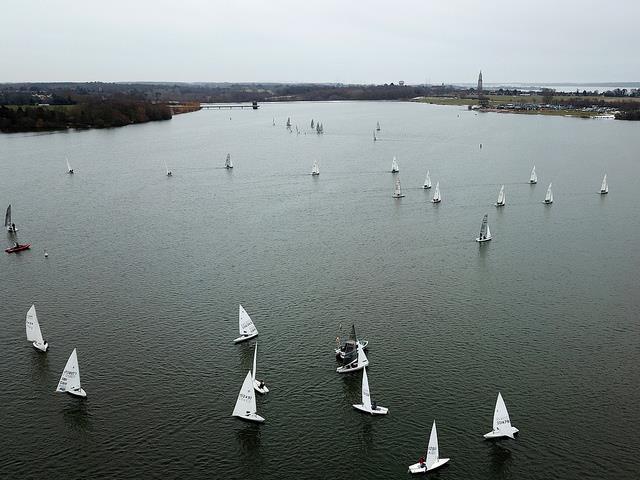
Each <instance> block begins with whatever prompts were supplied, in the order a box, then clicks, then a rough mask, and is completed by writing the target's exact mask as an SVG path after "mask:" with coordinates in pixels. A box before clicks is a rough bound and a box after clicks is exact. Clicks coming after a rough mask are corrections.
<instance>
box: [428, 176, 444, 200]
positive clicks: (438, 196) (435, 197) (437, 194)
mask: <svg viewBox="0 0 640 480" xmlns="http://www.w3.org/2000/svg"><path fill="white" fill-rule="evenodd" d="M441 200H442V198H441V197H440V182H439V181H438V182H436V191H435V192H433V200H431V201H432V202H433V203H439V202H440V201H441Z"/></svg>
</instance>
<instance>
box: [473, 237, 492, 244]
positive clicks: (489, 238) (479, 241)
mask: <svg viewBox="0 0 640 480" xmlns="http://www.w3.org/2000/svg"><path fill="white" fill-rule="evenodd" d="M492 238H493V237H487V238H480V237H477V238H476V242H478V243H483V242H488V241H490V240H491V239H492Z"/></svg>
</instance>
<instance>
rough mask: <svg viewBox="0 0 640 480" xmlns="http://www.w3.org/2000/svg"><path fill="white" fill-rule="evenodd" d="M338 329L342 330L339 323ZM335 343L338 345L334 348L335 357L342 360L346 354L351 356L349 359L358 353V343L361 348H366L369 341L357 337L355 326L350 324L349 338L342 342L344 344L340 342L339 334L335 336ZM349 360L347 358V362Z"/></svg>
mask: <svg viewBox="0 0 640 480" xmlns="http://www.w3.org/2000/svg"><path fill="white" fill-rule="evenodd" d="M340 329H341V330H342V325H340ZM336 344H337V346H338V348H336V349H335V352H336V358H337V359H338V360H342V361H344V359H345V357H347V356H349V357H351V360H353V359H354V358H356V355H357V353H358V345H360V346H361V347H362V349H363V350H366V349H367V347H368V346H369V341H368V340H364V339H362V338H358V337H357V335H356V326H355V325H353V324H352V325H351V332H350V333H349V338H348V339H347V341H346V342H345V343H344V345H341V344H340V336H337V337H336ZM351 360H349V362H350V361H351ZM349 362H347V363H349Z"/></svg>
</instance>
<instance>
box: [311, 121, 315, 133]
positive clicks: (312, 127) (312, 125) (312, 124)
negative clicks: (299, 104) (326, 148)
mask: <svg viewBox="0 0 640 480" xmlns="http://www.w3.org/2000/svg"><path fill="white" fill-rule="evenodd" d="M314 128H315V124H314V123H313V118H312V119H311V130H313V129H314Z"/></svg>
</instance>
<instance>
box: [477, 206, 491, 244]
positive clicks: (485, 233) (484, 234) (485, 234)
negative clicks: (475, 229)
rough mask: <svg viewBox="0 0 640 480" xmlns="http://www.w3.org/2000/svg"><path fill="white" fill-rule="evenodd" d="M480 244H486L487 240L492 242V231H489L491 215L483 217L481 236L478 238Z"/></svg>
mask: <svg viewBox="0 0 640 480" xmlns="http://www.w3.org/2000/svg"><path fill="white" fill-rule="evenodd" d="M476 240H477V241H478V242H484V241H485V240H491V230H489V215H488V214H486V213H485V214H484V217H482V224H481V225H480V235H478V238H476Z"/></svg>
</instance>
